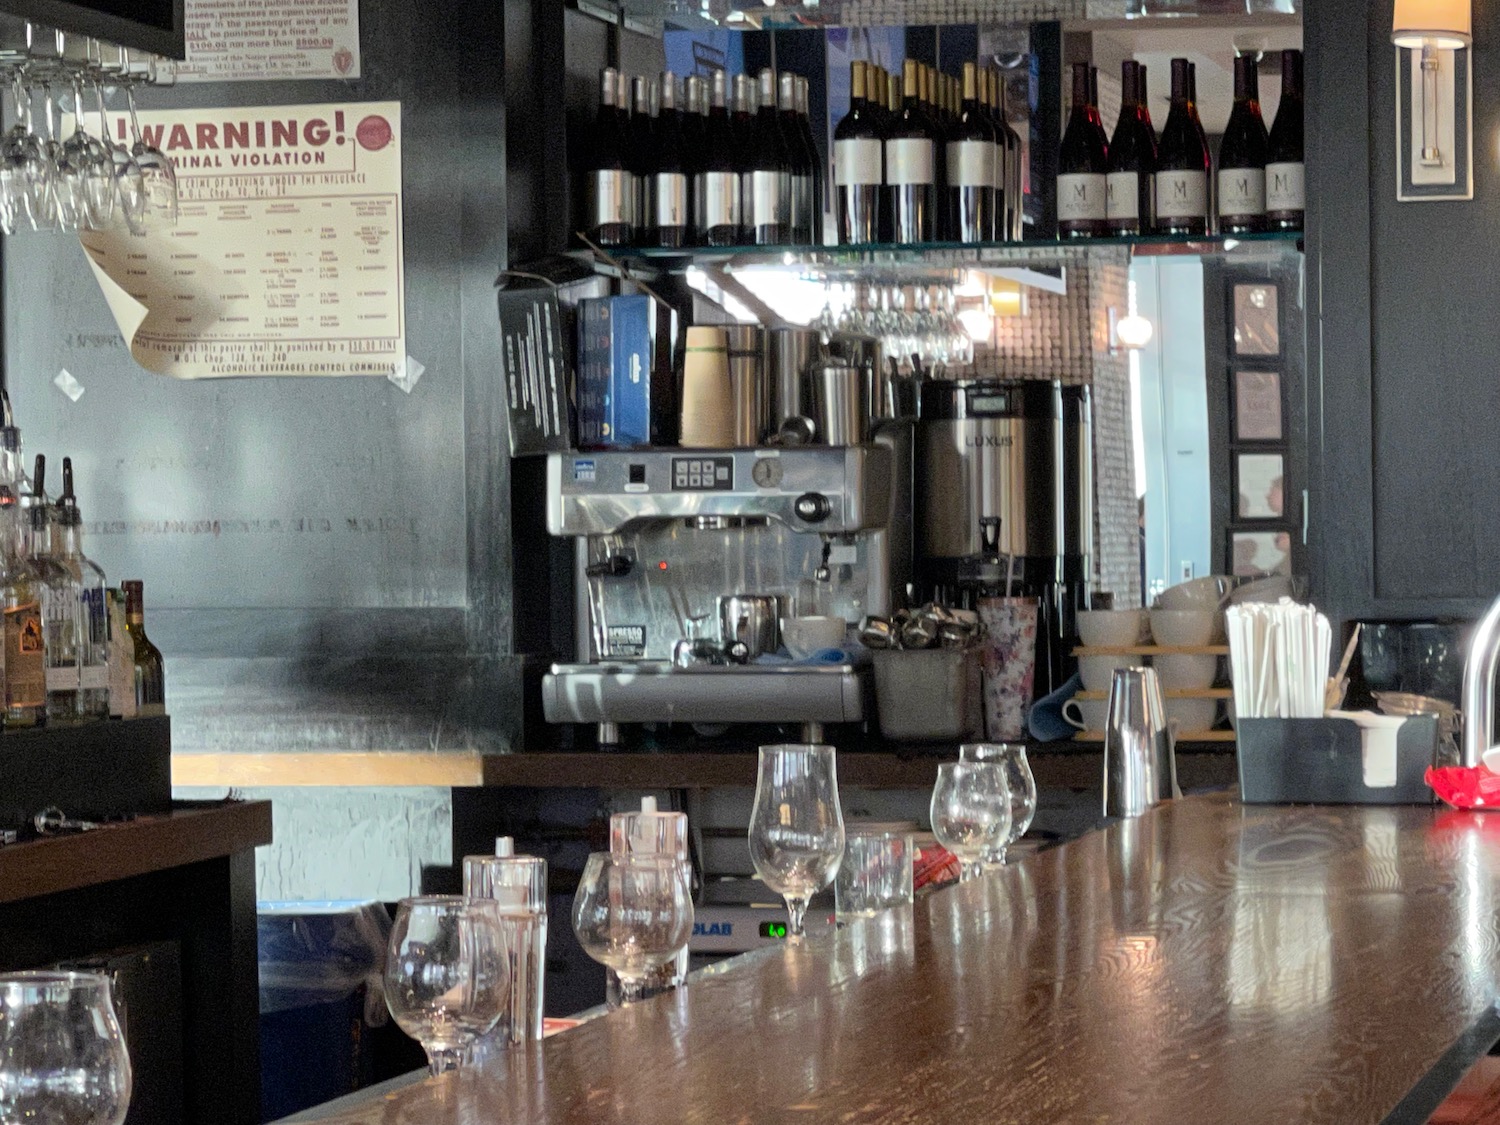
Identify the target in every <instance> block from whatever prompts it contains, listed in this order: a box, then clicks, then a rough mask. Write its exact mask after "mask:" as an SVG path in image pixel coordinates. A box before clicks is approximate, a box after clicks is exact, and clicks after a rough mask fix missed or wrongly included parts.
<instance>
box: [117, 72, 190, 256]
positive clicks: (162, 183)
mask: <svg viewBox="0 0 1500 1125" xmlns="http://www.w3.org/2000/svg"><path fill="white" fill-rule="evenodd" d="M124 56H125V62H124V66H125V71H126V78H125V81H124V85H125V104H126V105H127V106H129V107H130V134H131V136H132V137H133V138H134V141H133V143H132V144H131V146H130V155H131V156H133V157H135V162H136V166H137V167H138V168H139V169H140V170H141V177H142V181H143V182H144V184H145V187H146V215H147V216H148V217H149V221H152V222H157V223H162V224H164V225H166V226H176V225H177V206H178V193H177V172H176V171H175V170H174V169H173V167H172V161H171V159H170V158H169V157H168V156H167V155H166V153H164V152H162V151H161V149H159V148H157V147H156V146H154V145H149V144H147V143H146V140H145V138H144V137H143V136H142V135H141V121H140V117H139V116H138V115H137V113H136V108H135V84H136V82H137V81H150V80H152V79H157V78H160V79H161V80H163V83H164V84H165V79H166V78H167V77H168V72H167V71H165V70H163V71H161V72H160V73H158V71H157V68H156V65H155V63H154V62H153V61H152V59H151V58H150V57H148V56H142V55H139V54H136V55H132V54H131V52H130V51H129V50H128V49H127V50H126V51H125V52H124ZM170 77H172V78H173V79H174V80H175V77H176V72H175V71H173V72H171V73H170Z"/></svg>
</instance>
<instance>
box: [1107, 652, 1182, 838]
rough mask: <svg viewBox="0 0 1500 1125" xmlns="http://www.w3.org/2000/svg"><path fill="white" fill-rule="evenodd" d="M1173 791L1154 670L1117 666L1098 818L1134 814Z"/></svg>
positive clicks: (1172, 765) (1173, 770)
mask: <svg viewBox="0 0 1500 1125" xmlns="http://www.w3.org/2000/svg"><path fill="white" fill-rule="evenodd" d="M1176 791H1177V761H1176V756H1175V753H1174V750H1173V746H1172V732H1171V730H1170V729H1169V728H1168V725H1167V717H1166V708H1165V707H1164V706H1163V704H1162V696H1161V685H1160V684H1159V683H1158V682H1157V679H1156V670H1155V669H1154V668H1117V669H1116V670H1115V673H1114V676H1113V678H1112V680H1111V681H1110V686H1109V711H1108V715H1107V717H1106V718H1105V722H1104V815H1105V816H1122V817H1129V816H1140V815H1141V813H1143V812H1145V811H1146V810H1147V809H1149V808H1151V807H1152V806H1153V805H1156V804H1159V803H1160V802H1162V801H1165V800H1169V799H1170V798H1171V797H1172V796H1173V795H1174V794H1175V793H1176Z"/></svg>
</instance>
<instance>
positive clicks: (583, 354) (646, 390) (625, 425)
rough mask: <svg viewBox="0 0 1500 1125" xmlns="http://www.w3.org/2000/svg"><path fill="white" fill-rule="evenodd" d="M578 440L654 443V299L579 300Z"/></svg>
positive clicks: (609, 444) (582, 443) (607, 444)
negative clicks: (652, 318)
mask: <svg viewBox="0 0 1500 1125" xmlns="http://www.w3.org/2000/svg"><path fill="white" fill-rule="evenodd" d="M577 391H578V444H579V447H580V448H583V449H600V448H618V447H627V448H628V447H635V446H647V445H650V444H651V298H650V297H647V296H644V295H641V296H631V297H587V298H585V299H584V300H582V301H580V302H579V303H578V381H577Z"/></svg>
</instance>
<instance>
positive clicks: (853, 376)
mask: <svg viewBox="0 0 1500 1125" xmlns="http://www.w3.org/2000/svg"><path fill="white" fill-rule="evenodd" d="M808 382H809V383H810V384H811V385H812V403H813V412H812V419H813V428H814V433H815V436H814V438H813V440H814V441H816V442H817V443H818V444H819V445H863V444H864V443H865V441H866V440H868V438H869V436H870V410H869V407H868V405H867V400H866V399H865V373H864V372H863V371H861V370H860V369H859V368H858V367H855V366H853V365H851V364H849V363H847V362H845V361H844V360H838V359H827V360H823V361H822V362H821V363H815V364H813V366H812V368H811V369H810V370H809V371H808Z"/></svg>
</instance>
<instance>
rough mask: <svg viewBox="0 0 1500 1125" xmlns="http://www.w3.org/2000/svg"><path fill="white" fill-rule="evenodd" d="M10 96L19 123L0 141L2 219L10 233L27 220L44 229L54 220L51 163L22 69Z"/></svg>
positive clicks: (14, 79) (15, 79) (16, 76)
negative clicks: (36, 125)
mask: <svg viewBox="0 0 1500 1125" xmlns="http://www.w3.org/2000/svg"><path fill="white" fill-rule="evenodd" d="M10 85H11V93H12V96H13V97H14V99H15V103H16V123H15V124H14V125H13V126H11V128H10V129H9V130H8V131H7V132H6V134H5V136H4V139H3V140H0V195H3V197H4V203H3V207H0V219H3V222H4V227H3V229H4V231H5V233H6V234H11V233H13V232H14V230H15V229H16V226H17V224H19V223H20V222H21V220H22V218H23V217H24V218H25V220H26V221H27V222H29V223H30V224H31V225H32V227H34V228H35V227H43V226H46V225H47V224H48V222H49V221H50V218H51V208H52V174H53V169H52V162H51V161H50V160H48V159H47V154H46V151H45V149H44V148H43V145H42V139H41V138H40V137H39V136H37V135H36V132H35V131H34V130H33V129H32V125H31V92H30V91H29V90H28V89H27V88H26V84H25V81H24V80H23V78H22V75H21V72H20V70H17V71H16V72H15V73H14V74H12V75H11V80H10Z"/></svg>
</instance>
